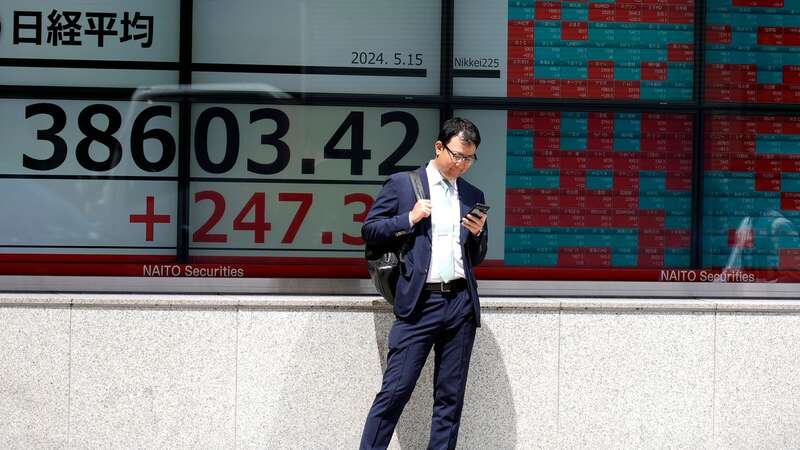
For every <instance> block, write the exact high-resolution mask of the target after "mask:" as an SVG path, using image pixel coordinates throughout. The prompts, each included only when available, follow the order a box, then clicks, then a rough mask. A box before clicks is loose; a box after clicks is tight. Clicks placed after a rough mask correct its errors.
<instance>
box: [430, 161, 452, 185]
mask: <svg viewBox="0 0 800 450" xmlns="http://www.w3.org/2000/svg"><path fill="white" fill-rule="evenodd" d="M425 173H426V174H427V175H428V182H429V183H430V185H431V186H436V185H437V184H439V182H440V181H442V180H443V179H444V177H443V176H442V174H441V173H440V172H439V170H438V169H436V166H434V165H433V160H430V161H429V162H428V165H427V166H426V167H425ZM448 181H450V180H448ZM450 184H451V185H452V186H453V188H456V190H457V186H456V184H457V183H456V180H452V181H450Z"/></svg>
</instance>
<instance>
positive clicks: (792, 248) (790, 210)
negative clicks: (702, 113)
mask: <svg viewBox="0 0 800 450" xmlns="http://www.w3.org/2000/svg"><path fill="white" fill-rule="evenodd" d="M704 156H705V170H704V173H703V178H704V181H703V186H704V189H703V196H704V198H703V205H704V208H703V266H704V267H711V268H720V269H721V268H728V269H742V268H744V269H772V270H787V271H789V270H791V271H796V270H797V269H798V268H800V233H799V230H800V228H798V225H800V117H798V116H785V115H762V114H754V115H740V114H723V113H717V114H709V115H708V116H706V119H705V148H704Z"/></svg>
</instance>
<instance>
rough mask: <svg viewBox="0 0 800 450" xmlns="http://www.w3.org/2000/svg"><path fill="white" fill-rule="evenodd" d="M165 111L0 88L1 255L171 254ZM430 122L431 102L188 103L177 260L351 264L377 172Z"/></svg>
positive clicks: (419, 144)
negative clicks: (184, 226) (183, 232)
mask: <svg viewBox="0 0 800 450" xmlns="http://www.w3.org/2000/svg"><path fill="white" fill-rule="evenodd" d="M178 119H179V108H178V105H177V104H172V103H158V102H148V101H128V102H124V101H113V102H112V101H102V102H98V101H84V100H49V99H45V100H30V99H27V100H24V99H11V100H6V101H4V102H3V107H2V108H0V133H2V134H3V136H5V143H4V149H5V150H4V151H3V152H1V153H0V187H2V190H3V192H4V194H5V196H6V199H7V200H6V201H5V202H2V203H1V204H0V212H2V213H3V215H4V216H5V217H7V218H9V220H4V221H0V236H3V240H2V242H0V263H2V262H26V261H27V262H33V261H35V262H37V263H38V266H37V269H36V270H39V271H41V270H47V267H49V266H48V264H49V263H59V262H70V263H104V264H106V265H105V266H103V267H94V268H92V269H91V270H90V273H93V272H97V273H116V274H120V273H118V272H114V271H115V270H121V269H114V264H111V263H120V264H123V263H137V262H138V263H159V262H175V261H176V260H177V249H178V229H179V223H178V221H179V220H180V218H179V210H178V209H179V194H178V192H179V189H178V187H179V178H178V166H179V154H178V148H179V144H180V142H179V135H178ZM438 122H439V111H438V110H437V109H408V108H348V107H325V106H297V105H292V106H286V105H282V106H276V105H262V104H247V105H245V104H218V103H215V104H194V105H192V112H191V130H192V139H191V142H190V156H189V161H188V163H189V185H188V186H189V195H188V196H189V204H188V216H189V221H188V222H189V223H188V226H189V230H188V234H189V243H188V247H189V258H190V262H201V263H225V262H237V261H238V262H241V261H242V260H247V261H248V262H254V263H258V264H277V265H282V266H285V265H287V264H289V262H290V261H299V262H297V264H298V267H299V269H298V270H297V271H296V273H297V274H301V275H302V272H303V269H304V265H308V264H313V263H315V262H317V263H324V264H329V262H330V261H337V259H336V258H343V259H342V260H341V262H342V264H343V265H345V266H348V267H349V269H350V270H362V269H363V256H362V255H363V245H364V243H363V240H362V239H361V232H360V230H361V224H362V222H363V221H364V218H365V217H366V213H367V211H368V210H369V208H370V206H371V205H372V202H373V200H374V198H375V196H376V195H377V193H378V192H379V190H380V188H381V185H382V184H383V181H384V180H385V179H386V177H387V176H388V175H390V174H392V173H395V172H398V171H404V170H411V169H414V168H417V167H419V166H420V165H421V164H423V163H424V162H426V161H428V160H429V159H430V158H432V157H433V153H434V152H433V142H434V141H435V139H436V133H437V127H438ZM312 130H313V131H312ZM10 218H13V220H12V219H10ZM253 258H255V259H253ZM73 270H77V269H73ZM87 270H88V269H87ZM137 270H138V272H133V273H127V272H126V273H125V274H130V275H137V276H142V275H143V274H144V275H152V274H153V273H152V269H151V268H150V269H147V270H151V272H148V273H143V272H142V267H141V266H139V267H138V269H137ZM250 276H254V275H250Z"/></svg>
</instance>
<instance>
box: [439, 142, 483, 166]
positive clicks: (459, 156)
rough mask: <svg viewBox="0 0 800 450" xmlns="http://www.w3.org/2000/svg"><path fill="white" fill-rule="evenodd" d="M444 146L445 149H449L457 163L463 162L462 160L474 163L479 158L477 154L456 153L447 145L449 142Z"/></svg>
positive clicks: (448, 151)
mask: <svg viewBox="0 0 800 450" xmlns="http://www.w3.org/2000/svg"><path fill="white" fill-rule="evenodd" d="M442 147H444V149H445V150H447V153H450V157H451V158H453V162H455V163H456V164H458V163H462V162H463V163H466V164H472V163H474V162H475V161H477V160H478V156H477V155H471V156H464V155H462V154H461V153H456V152H454V151H452V150H450V149H449V148H448V147H447V144H442Z"/></svg>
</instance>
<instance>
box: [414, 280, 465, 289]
mask: <svg viewBox="0 0 800 450" xmlns="http://www.w3.org/2000/svg"><path fill="white" fill-rule="evenodd" d="M466 287H467V280H465V279H463V278H459V279H457V280H453V281H450V282H447V283H425V287H424V288H423V289H424V290H426V291H435V292H452V291H460V290H462V289H464V288H466Z"/></svg>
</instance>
